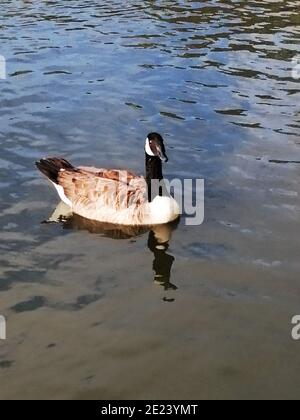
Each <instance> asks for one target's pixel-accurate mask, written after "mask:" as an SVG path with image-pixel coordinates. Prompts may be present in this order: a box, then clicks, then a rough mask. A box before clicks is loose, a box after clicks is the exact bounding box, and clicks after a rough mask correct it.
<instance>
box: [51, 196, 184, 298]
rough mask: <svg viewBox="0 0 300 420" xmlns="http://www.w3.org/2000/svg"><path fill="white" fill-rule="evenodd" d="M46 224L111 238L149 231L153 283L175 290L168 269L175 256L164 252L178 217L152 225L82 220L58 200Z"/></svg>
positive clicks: (136, 235) (139, 234)
mask: <svg viewBox="0 0 300 420" xmlns="http://www.w3.org/2000/svg"><path fill="white" fill-rule="evenodd" d="M45 223H62V224H63V227H64V228H65V229H75V230H87V231H88V232H91V233H96V234H101V235H103V236H105V237H109V238H112V239H130V238H135V237H138V236H141V235H144V234H146V233H147V232H149V237H148V248H149V250H150V251H151V252H152V253H153V255H154V261H153V270H154V271H155V277H154V282H155V283H156V284H159V285H161V286H163V287H164V289H165V290H170V289H171V290H176V289H177V287H176V286H174V285H173V284H172V283H171V282H170V277H171V269H172V265H173V263H174V261H175V258H174V257H173V256H171V255H169V254H167V251H168V249H169V242H170V239H171V236H172V233H173V231H174V230H175V229H177V226H178V224H179V219H177V220H176V221H175V222H172V223H168V224H165V225H156V226H152V227H145V226H121V225H119V226H116V225H112V224H109V223H100V222H95V221H92V220H88V219H84V218H83V217H81V216H78V215H76V214H73V213H72V212H71V210H70V207H68V206H67V205H66V204H64V203H62V202H61V203H60V204H59V205H58V207H57V208H56V210H55V211H54V213H53V214H52V216H51V217H50V218H49V219H48V220H47V221H46V222H45Z"/></svg>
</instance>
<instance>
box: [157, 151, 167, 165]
mask: <svg viewBox="0 0 300 420" xmlns="http://www.w3.org/2000/svg"><path fill="white" fill-rule="evenodd" d="M157 156H158V157H159V159H160V160H161V161H162V162H165V163H167V162H168V161H169V158H168V156H167V155H166V152H165V151H164V150H162V149H161V148H160V147H158V148H157Z"/></svg>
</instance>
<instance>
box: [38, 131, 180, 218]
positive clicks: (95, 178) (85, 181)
mask: <svg viewBox="0 0 300 420" xmlns="http://www.w3.org/2000/svg"><path fill="white" fill-rule="evenodd" d="M145 161H146V177H144V176H141V175H135V174H134V173H133V172H131V171H127V170H126V171H124V170H118V169H103V168H95V167H85V166H80V167H74V166H73V165H72V164H71V163H69V162H68V161H67V160H65V159H63V158H58V157H52V158H46V159H41V160H40V161H38V162H36V166H37V168H38V169H39V170H40V171H41V172H42V173H43V174H44V175H45V176H46V177H47V178H48V179H49V180H50V181H51V182H52V184H53V185H54V187H55V188H56V190H57V193H58V195H59V197H60V199H61V200H62V201H63V202H64V203H65V204H66V205H67V206H69V207H70V209H71V211H72V213H73V214H76V215H78V216H81V217H83V218H85V219H89V220H93V221H97V222H101V223H111V224H115V225H123V226H153V225H160V224H166V223H170V222H172V221H175V220H176V219H178V218H179V215H180V209H179V205H178V203H177V202H176V201H175V200H174V199H173V198H172V197H170V196H169V195H167V194H165V193H164V192H163V190H164V189H163V187H162V186H161V187H160V188H154V187H153V186H154V183H153V182H154V181H159V182H160V183H162V182H163V173H162V162H168V157H167V155H166V150H165V145H164V139H163V137H162V136H161V135H160V134H158V133H150V134H149V135H148V136H147V138H146V143H145ZM160 185H161V184H160Z"/></svg>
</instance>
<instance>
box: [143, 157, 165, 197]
mask: <svg viewBox="0 0 300 420" xmlns="http://www.w3.org/2000/svg"><path fill="white" fill-rule="evenodd" d="M162 179H163V174H162V163H161V160H160V158H159V157H157V156H149V155H147V153H146V181H147V186H148V201H149V202H151V197H152V194H151V181H152V180H159V181H161V180H162ZM160 190H161V189H160ZM159 195H162V192H161V191H160V192H159ZM153 198H154V197H153Z"/></svg>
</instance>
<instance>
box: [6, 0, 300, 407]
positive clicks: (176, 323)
mask: <svg viewBox="0 0 300 420" xmlns="http://www.w3.org/2000/svg"><path fill="white" fill-rule="evenodd" d="M299 42H300V9H299V2H297V1H276V2H275V1H265V2H262V1H249V2H245V1H233V0H223V1H202V2H197V1H191V0H190V1H144V2H136V1H131V0H129V1H126V2H125V1H120V0H114V1H101V2H100V1H99V2H97V1H95V0H89V1H84V2H83V1H78V0H68V1H62V0H61V1H59V2H58V1H55V0H53V1H14V0H12V1H2V2H1V17H0V54H1V55H2V56H3V57H5V59H6V71H7V78H6V80H0V118H1V125H0V229H1V232H0V237H1V241H0V248H1V254H0V264H1V267H0V314H1V315H3V316H5V317H6V320H7V340H6V341H0V375H1V387H0V398H2V399H3V398H9V399H14V398H22V399H27V398H72V399H76V398H84V399H86V398H95V399H105V398H123V399H132V398H149V399H152V398H153V399H165V398H170V399H171V398H173V399H175V398H203V399H204V398H210V399H212V398H214V399H221V398H229V399H231V398H299V397H300V377H299V366H300V342H297V341H293V340H292V338H291V329H292V325H291V319H292V317H293V316H294V315H296V314H300V299H299V296H300V277H299V272H300V260H299V250H300V247H299V246H300V236H299V216H300V195H299V194H300V183H299V177H300V164H299V162H300V113H299V93H300V78H297V76H299V77H300V74H299V75H298V74H297V69H296V68H295V62H294V64H293V59H294V58H295V57H296V56H297V55H300V46H299V45H300V43H299ZM293 66H294V68H293ZM153 130H155V131H158V132H160V133H162V134H163V135H164V137H165V139H166V143H167V148H168V152H169V153H168V154H169V158H170V162H169V163H168V164H167V165H166V166H165V168H164V171H165V175H166V176H167V177H169V178H173V177H179V178H180V179H184V178H204V179H205V183H206V192H205V212H206V215H205V222H204V224H202V225H201V226H196V227H189V226H185V224H184V223H183V222H181V223H180V224H179V226H177V227H176V226H175V227H174V230H173V232H172V237H171V238H170V241H169V244H168V246H167V245H165V249H164V250H158V249H157V248H156V243H155V238H154V235H153V233H151V232H150V233H149V232H139V235H138V236H135V237H131V235H130V234H126V233H125V234H124V233H123V234H120V232H112V231H105V230H104V229H103V231H101V230H100V231H97V230H93V229H91V228H88V227H87V226H85V224H84V222H83V221H80V220H79V221H78V220H77V221H76V220H73V221H70V222H69V223H68V224H67V225H64V226H63V225H61V224H43V223H41V222H42V221H44V220H46V219H48V217H49V215H50V214H51V213H52V212H53V211H54V209H55V206H56V205H57V204H58V200H57V196H56V193H55V191H54V190H53V189H52V188H51V186H50V185H48V183H47V182H46V181H45V179H44V178H43V177H41V176H40V174H39V173H38V172H37V171H36V169H35V167H34V162H35V160H37V159H39V158H41V157H44V156H48V155H50V156H52V155H59V156H64V157H65V158H67V159H68V160H70V161H71V162H73V163H75V164H93V165H97V166H109V167H129V168H130V169H132V170H134V171H136V172H139V173H143V171H144V152H143V146H144V140H145V137H146V135H147V133H148V132H149V131H153ZM297 162H298V163H297ZM167 248H168V249H167ZM154 260H155V262H154V264H153V261H154ZM153 268H155V269H156V272H158V274H161V275H162V276H163V277H161V279H160V281H157V278H156V279H155V272H154V271H153ZM154 279H155V281H154Z"/></svg>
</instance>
